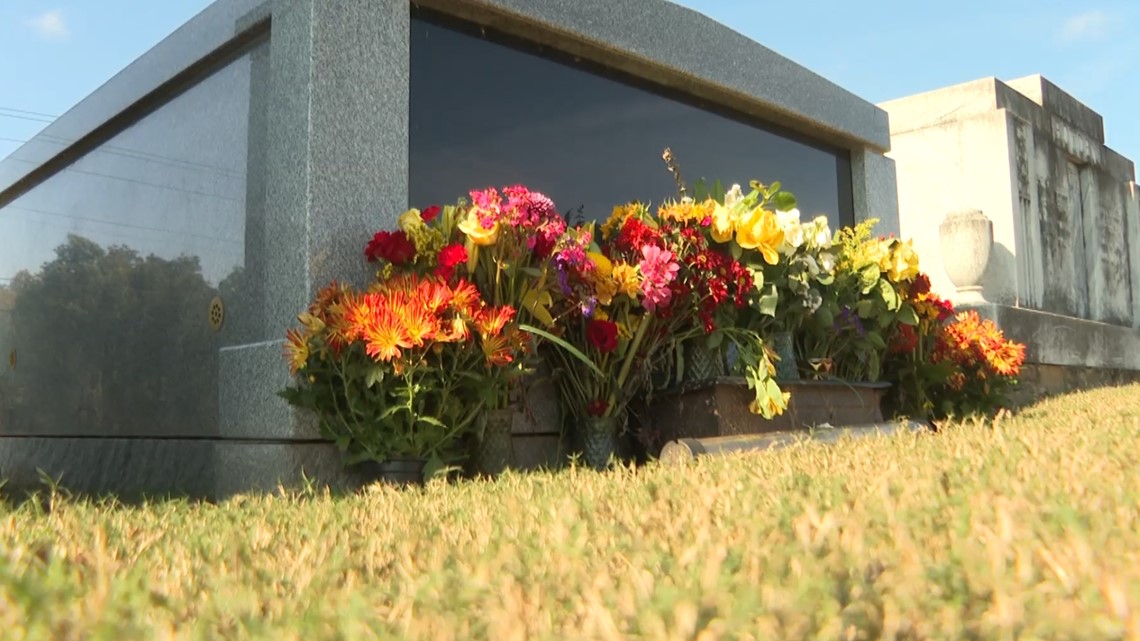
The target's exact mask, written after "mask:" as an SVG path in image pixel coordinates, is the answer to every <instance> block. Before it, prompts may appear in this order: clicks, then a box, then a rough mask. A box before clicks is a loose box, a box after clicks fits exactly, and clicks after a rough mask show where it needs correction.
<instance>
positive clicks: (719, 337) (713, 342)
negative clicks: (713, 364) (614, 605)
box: [705, 332, 724, 349]
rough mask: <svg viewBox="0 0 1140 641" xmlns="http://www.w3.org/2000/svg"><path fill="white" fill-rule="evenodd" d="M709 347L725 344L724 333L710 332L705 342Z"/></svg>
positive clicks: (714, 347) (715, 347)
mask: <svg viewBox="0 0 1140 641" xmlns="http://www.w3.org/2000/svg"><path fill="white" fill-rule="evenodd" d="M705 344H706V345H708V347H709V349H717V348H719V347H720V346H721V345H723V344H724V333H723V332H713V333H711V334H709V337H708V341H707V342H706V343H705Z"/></svg>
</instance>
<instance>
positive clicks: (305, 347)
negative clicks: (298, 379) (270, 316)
mask: <svg viewBox="0 0 1140 641" xmlns="http://www.w3.org/2000/svg"><path fill="white" fill-rule="evenodd" d="M285 337H286V338H287V339H288V340H287V342H286V343H285V355H286V356H287V357H288V359H289V370H290V371H291V372H293V373H294V374H296V373H297V372H299V371H301V370H303V369H305V364H306V363H308V362H309V341H308V339H307V338H306V337H305V335H304V334H302V333H301V332H299V331H297V330H295V329H290V330H288V331H286V332H285Z"/></svg>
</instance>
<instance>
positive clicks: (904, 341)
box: [886, 274, 1025, 418]
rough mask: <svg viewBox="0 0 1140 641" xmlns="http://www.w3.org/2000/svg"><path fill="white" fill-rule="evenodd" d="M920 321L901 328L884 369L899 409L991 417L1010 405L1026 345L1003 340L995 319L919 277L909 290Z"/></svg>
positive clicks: (916, 413) (930, 414) (923, 413)
mask: <svg viewBox="0 0 1140 641" xmlns="http://www.w3.org/2000/svg"><path fill="white" fill-rule="evenodd" d="M906 297H907V301H908V303H909V304H910V305H911V306H912V308H913V309H914V310H915V315H916V317H917V319H918V322H917V323H916V324H914V325H908V324H901V323H900V324H899V325H898V326H897V327H896V328H895V333H894V334H893V336H892V338H891V342H890V355H889V356H888V359H889V360H888V367H887V368H886V370H887V371H886V373H887V379H888V380H890V381H891V382H892V383H893V392H892V401H893V404H894V405H895V406H896V409H897V411H899V412H900V413H903V414H908V415H911V416H916V417H921V418H929V417H937V418H944V417H948V416H968V415H976V414H990V413H992V412H994V411H996V410H997V409H1000V408H1001V407H1002V406H1003V405H1004V404H1006V403H1007V402H1008V400H1009V399H1008V395H1009V392H1010V391H1012V389H1013V388H1014V387H1015V386H1016V384H1017V376H1018V374H1019V373H1020V370H1021V366H1022V365H1023V364H1024V361H1025V346H1024V345H1022V344H1019V343H1016V342H1014V341H1010V340H1007V339H1006V338H1005V335H1004V334H1003V333H1002V331H1001V330H1000V329H998V327H997V326H996V325H994V323H993V321H990V320H983V319H982V318H981V317H980V316H979V315H978V313H977V312H976V311H972V310H970V311H964V312H958V313H955V310H954V306H953V305H951V304H950V302H949V301H946V300H944V299H942V298H940V297H938V296H937V295H936V294H934V293H933V292H931V291H930V279H929V278H927V276H926V275H925V274H919V275H918V276H917V277H916V278H915V279H914V280H913V281H912V282H911V283H910V286H909V287H908V288H907V291H906Z"/></svg>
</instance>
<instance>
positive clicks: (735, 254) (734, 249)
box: [728, 240, 744, 260]
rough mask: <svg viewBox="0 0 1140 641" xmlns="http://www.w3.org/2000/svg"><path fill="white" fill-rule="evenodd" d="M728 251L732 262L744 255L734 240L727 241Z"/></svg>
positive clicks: (741, 248) (742, 249)
mask: <svg viewBox="0 0 1140 641" xmlns="http://www.w3.org/2000/svg"><path fill="white" fill-rule="evenodd" d="M728 250H729V253H731V254H732V258H733V260H740V257H741V256H743V255H744V248H743V247H741V246H740V245H739V244H737V242H736V240H731V241H729V243H728Z"/></svg>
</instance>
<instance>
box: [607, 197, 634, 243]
mask: <svg viewBox="0 0 1140 641" xmlns="http://www.w3.org/2000/svg"><path fill="white" fill-rule="evenodd" d="M635 207H636V204H635V203H630V204H628V205H618V206H617V207H614V211H613V213H612V214H610V217H609V218H608V219H607V220H606V222H605V224H603V225H602V238H609V237H610V236H611V235H612V234H613V233H614V232H615V231H617V230H618V229H620V228H621V226H622V225H624V224H625V221H626V219H627V218H629V217H630V216H632V215H633V214H634V211H635Z"/></svg>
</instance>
